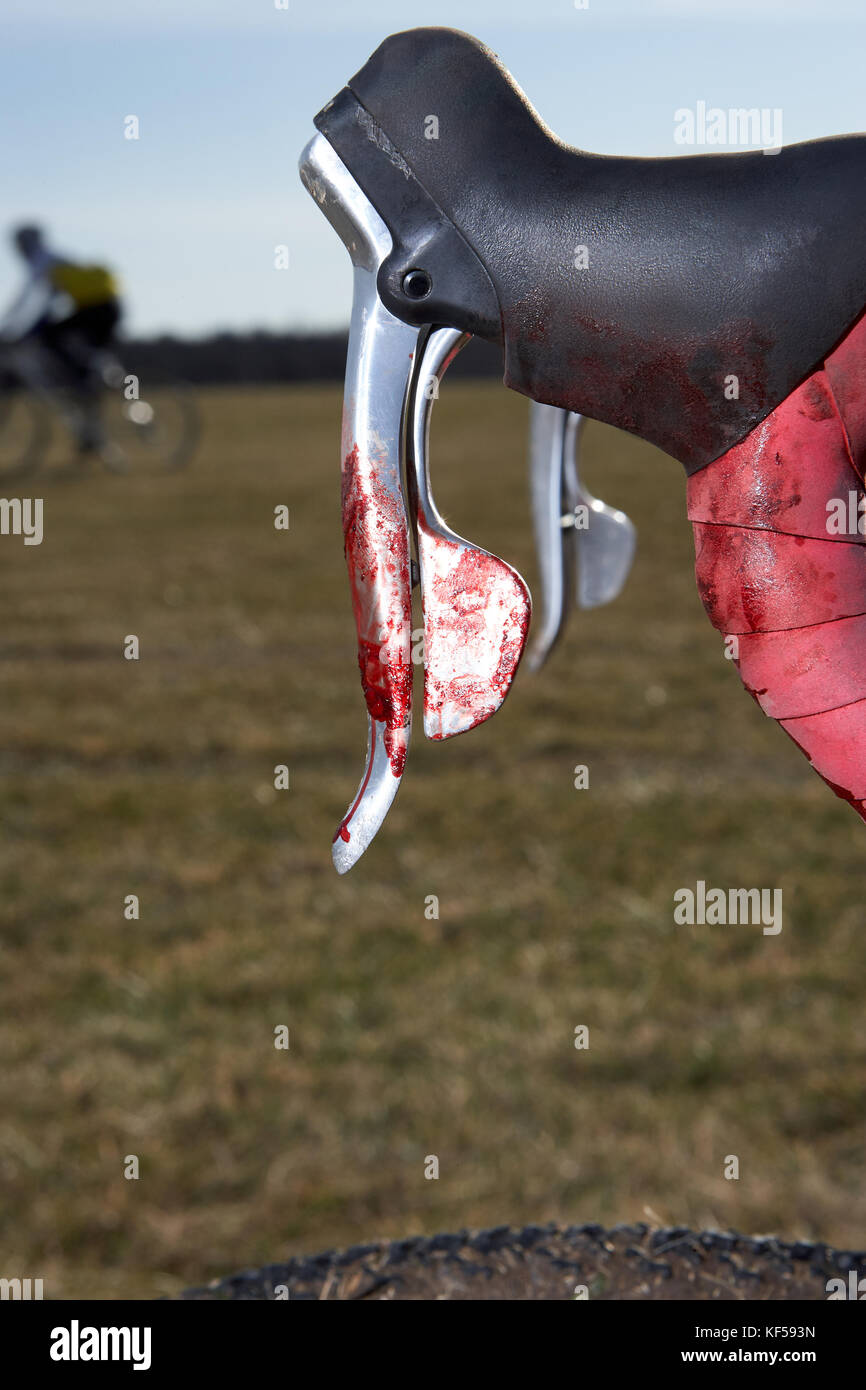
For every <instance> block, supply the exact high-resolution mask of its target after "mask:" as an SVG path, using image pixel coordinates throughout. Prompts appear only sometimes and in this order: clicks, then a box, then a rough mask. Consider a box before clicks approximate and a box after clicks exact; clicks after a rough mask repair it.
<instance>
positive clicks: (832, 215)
mask: <svg viewBox="0 0 866 1390" xmlns="http://www.w3.org/2000/svg"><path fill="white" fill-rule="evenodd" d="M315 124H316V127H317V129H318V131H319V133H320V136H321V137H324V138H323V139H321V140H318V141H314V142H313V145H312V146H310V148H309V151H308V155H307V162H306V168H305V180H306V181H307V184H308V187H309V188H310V191H311V192H312V193H313V195H314V196H316V197H317V198H318V200H319V201H320V203H321V204H322V206H323V209H324V211H325V212H326V213H327V215H328V216H329V217H330V219H331V221H332V222H333V223H334V225H335V226H336V227H337V230H338V231H340V232H341V235H342V236H343V240H344V241H345V242H346V245H347V246H348V247H349V250H350V252H351V254H352V259H353V262H354V264H355V300H354V305H353V313H352V329H351V333H350V344H349V360H348V364H347V378H346V388H347V395H346V407H345V414H344V446H343V458H344V475H343V481H344V498H345V501H344V522H345V526H346V540H347V546H346V549H347V557H348V558H349V561H350V568H351V570H352V574H353V600H354V606H355V614H356V619H357V622H358V632H359V653H360V657H361V668H362V677H363V679H364V687H365V694H366V697H367V708H368V712H369V714H370V720H371V723H370V752H369V759H368V766H367V772H366V774H365V778H364V780H363V782H362V785H361V787H360V788H359V794H358V797H357V798H356V801H355V803H354V804H353V806H352V808H351V810H350V812H349V814H348V816H347V818H346V820H345V821H344V823H343V825H342V827H341V831H340V832H339V835H338V841H341V842H342V848H341V847H340V843H339V842H338V844H337V847H336V848H337V854H336V856H335V857H336V860H337V864H338V867H339V868H346V867H348V866H349V863H351V862H354V859H355V858H357V856H358V854H359V853H360V852H362V851H363V849H364V847H365V846H366V844H368V843H369V841H370V839H371V838H372V835H373V834H374V833H375V830H376V828H377V827H378V825H379V824H380V823H381V820H382V817H383V816H384V814H385V812H386V811H387V808H388V806H389V805H390V803H391V800H392V799H393V796H394V792H395V790H396V786H397V785H398V784H399V777H400V775H401V774H402V768H403V762H404V760H405V754H406V748H407V745H408V739H409V726H410V718H411V665H410V652H409V638H410V628H411V603H410V584H409V579H410V573H409V525H408V520H407V517H406V514H405V508H404V502H403V496H402V492H401V488H400V462H401V455H400V450H401V445H402V443H403V442H404V435H403V429H404V416H405V414H406V411H407V409H408V406H409V395H408V392H409V388H410V380H409V378H410V370H411V367H412V364H415V366H416V367H417V359H416V352H417V350H418V348H419V342H418V332H419V331H420V330H423V329H425V328H427V329H440V328H442V327H447V328H450V329H453V330H459V331H460V332H461V333H471V334H475V335H477V336H479V337H481V338H483V339H485V340H486V341H488V342H490V343H493V344H497V345H498V346H500V347H501V349H502V351H503V356H504V366H505V373H504V380H505V384H506V385H507V386H510V387H512V388H513V389H515V390H518V391H521V392H522V393H523V394H524V395H526V396H529V397H530V399H532V400H535V401H541V402H543V403H545V404H547V405H549V406H553V407H558V408H560V409H562V410H568V411H571V412H574V413H576V414H578V415H582V416H588V417H590V418H592V419H595V420H600V421H603V422H605V423H607V424H611V425H615V426H617V427H618V428H620V429H624V430H627V431H628V432H629V433H631V434H634V435H637V436H638V437H640V438H642V439H645V440H648V441H649V442H650V443H651V444H653V445H655V446H656V447H658V448H660V449H662V450H664V451H665V452H666V453H668V454H670V455H672V456H673V457H675V458H677V459H679V460H680V462H681V463H682V464H683V465H684V467H685V470H686V473H687V475H688V478H689V481H688V485H687V497H688V508H687V509H688V514H689V517H690V519H691V520H692V522H693V525H694V533H695V541H696V551H697V566H696V568H697V576H698V583H699V588H700V592H701V597H702V599H703V602H704V606H705V608H706V609H707V612H708V614H709V616H710V619H711V621H712V622H713V623H714V625H715V626H716V627H717V628H718V629H719V630H720V631H721V632H723V633H724V634H725V635H726V636H728V635H732V636H734V637H736V638H737V644H736V645H737V647H738V650H739V656H738V657H737V656H735V658H734V659H735V660H736V661H737V664H738V667H739V670H740V674H741V676H742V677H743V680H744V683H745V684H746V686H747V688H748V689H749V690H750V691H751V693H753V694H754V695H755V698H756V699H757V700H758V703H759V704H760V705H761V707H762V708H763V709H764V710H765V712H766V713H767V714H770V715H771V716H773V717H774V718H776V719H777V720H778V721H779V723H780V724H781V725H782V727H783V728H784V729H785V730H786V732H787V733H789V734H790V735H791V737H792V738H793V739H794V740H795V741H796V742H797V743H798V744H799V746H800V747H801V748H802V749H803V751H804V752H805V753H806V755H807V757H808V758H809V760H810V761H811V763H812V765H813V766H814V767H815V769H816V770H817V771H818V772H819V773H820V775H821V776H822V777H823V778H824V779H825V781H827V782H828V783H829V784H830V786H831V787H832V788H833V789H834V790H835V791H836V792H837V793H838V794H839V795H841V796H843V797H845V798H846V799H847V800H848V801H850V802H851V803H852V805H853V806H854V808H855V810H857V812H858V813H859V814H860V815H861V816H862V817H863V818H864V819H866V544H864V537H863V533H862V531H861V530H860V520H859V518H862V514H863V510H864V508H866V486H864V472H866V405H864V399H866V398H864V394H863V389H862V381H863V374H864V371H866V250H864V247H863V242H862V237H861V236H860V229H861V228H862V226H863V222H864V218H866V177H864V174H866V137H863V136H857V135H850V136H844V137H836V138H831V139H827V140H815V141H809V142H806V143H803V144H799V145H791V146H786V147H784V148H781V149H779V150H777V151H774V152H773V157H772V158H766V157H765V152H764V151H761V150H747V151H742V152H740V153H736V154H720V153H712V154H699V155H684V156H676V157H671V158H664V159H631V158H627V157H620V156H616V157H612V156H603V155H596V154H592V153H589V152H587V151H585V150H579V149H573V148H569V147H568V146H566V145H564V144H562V142H561V141H559V140H557V139H556V137H555V136H553V135H552V134H551V132H550V131H549V130H548V129H547V127H546V126H544V124H543V123H542V122H541V120H540V119H539V118H538V116H537V115H536V113H535V112H534V110H533V109H532V107H531V106H530V105H529V103H528V101H527V100H526V98H525V97H524V95H523V93H522V92H521V91H520V90H519V88H517V86H516V85H515V83H514V82H513V80H512V79H511V77H510V75H509V74H508V73H507V72H506V71H505V69H504V68H503V67H502V65H501V64H500V63H499V61H498V59H497V58H496V56H495V54H493V53H491V52H490V50H489V49H487V48H485V47H484V45H482V44H480V43H479V42H478V41H477V40H475V39H472V38H471V37H470V36H469V35H466V34H461V33H458V32H456V31H453V30H448V29H415V30H409V31H406V32H404V33H399V34H394V35H392V36H391V37H390V38H388V39H386V40H385V42H384V43H383V44H381V45H380V47H379V48H378V49H377V50H376V52H375V53H374V54H373V55H372V56H371V57H370V58H369V59H368V60H367V62H366V63H365V64H364V66H363V67H362V68H361V69H360V70H359V71H358V72H357V73H356V74H355V75H354V77H352V78H351V79H350V80H349V83H348V84H347V86H346V87H344V88H343V90H342V91H341V92H339V93H338V95H337V96H336V97H335V98H334V99H333V100H332V101H330V102H329V103H328V104H327V105H326V106H325V107H324V108H323V109H322V110H321V111H320V112H319V114H318V115H317V116H316V118H315ZM816 265H820V266H821V268H822V273H821V275H820V276H818V275H815V273H814V267H815V266H816ZM439 341H440V343H441V340H439ZM424 350H425V351H426V347H425V349H424ZM437 350H438V349H437ZM446 356H447V352H446ZM413 389H416V390H417V387H415V388H413ZM413 399H415V400H416V401H417V396H416V397H414V398H413ZM558 466H559V465H558ZM562 483H563V488H564V491H565V493H567V492H568V488H569V486H570V484H569V481H568V477H567V470H566V471H565V472H564V473H563V474H562ZM417 485H418V484H417V479H416V482H415V486H417ZM846 502H847V504H848V506H847V511H846V510H845V504H846ZM840 509H841V511H840ZM561 516H562V512H561V511H560V517H561ZM852 516H853V517H854V525H853V526H852V524H851V517H852ZM421 519H422V512H421V510H420V509H418V510H416V512H415V523H416V529H417V530H418V534H419V535H420V534H421V531H420V523H421ZM437 524H438V523H437ZM560 541H561V537H560ZM438 543H439V544H440V545H441V546H442V547H443V549H442V550H441V554H442V555H444V554H445V553H446V549H445V548H444V547H446V545H447V544H453V543H454V542H452V541H451V540H450V538H449V537H447V536H445V535H444V534H442V533H441V532H439V533H438ZM454 553H455V554H456V552H454ZM579 555H580V552H579ZM554 564H555V565H558V566H559V573H560V578H561V579H562V574H563V560H562V557H561V555H560V556H559V558H556V556H554ZM552 572H553V571H552ZM426 574H427V581H428V582H427V585H426V589H425V595H424V598H425V603H426V604H427V608H428V611H432V610H431V609H430V607H429V605H430V603H431V598H430V594H431V589H435V578H436V571H435V565H434V564H433V563H432V561H431V562H430V563H428V564H427V569H426ZM575 582H576V586H577V589H578V592H579V590H580V583H581V576H580V573H579V574H578V576H577V579H576V581H575ZM503 583H504V590H503V592H505V591H507V588H508V583H507V582H506V581H503ZM445 590H447V584H446V585H445ZM445 590H443V592H445ZM515 592H517V591H515ZM597 592H598V591H597ZM601 592H602V593H603V592H604V589H603V588H602V590H601ZM446 596H447V595H446ZM559 602H560V603H562V601H561V600H559ZM562 610H563V611H564V603H562ZM452 611H453V604H452ZM552 611H555V610H552ZM505 616H506V615H505V611H504V608H502V607H501V606H500V609H499V620H500V621H504V619H505ZM431 621H432V620H431ZM551 623H552V620H551ZM558 625H559V624H558V621H557V624H556V626H557V629H558ZM516 626H517V624H516V623H512V624H511V627H510V628H509V632H511V633H512V634H513V631H514V629H515V627H516ZM458 628H459V623H458ZM545 640H546V642H547V643H548V644H549V641H550V633H548V635H547V638H546V639H545ZM454 645H455V644H454V643H452V648H453V647H454ZM441 650H446V651H447V650H448V648H447V647H446V648H442V649H441ZM540 650H541V651H542V652H543V650H544V646H543V645H542V647H541V648H540ZM488 657H489V653H488ZM509 661H510V662H511V666H512V667H513V665H514V664H516V662H515V660H514V656H513V654H512V655H511V656H510V657H509ZM445 664H446V681H447V661H446V663H445ZM482 668H483V670H484V672H485V676H484V679H486V680H487V681H488V682H490V689H491V692H492V693H491V699H490V704H491V706H492V707H495V704H496V699H495V698H494V697H495V696H496V694H497V691H496V689H495V688H494V687H495V686H496V679H495V677H496V675H497V673H496V672H494V673H493V677H491V674H490V667H489V659H488V664H487V665H486V666H484V664H483V663H482V664H481V667H480V668H479V669H482ZM512 674H513V670H512ZM451 683H452V682H449V684H451ZM502 685H503V688H507V683H506V682H503V683H502ZM500 693H501V692H500ZM470 705H471V706H472V707H473V708H475V710H476V712H477V711H478V710H480V709H481V704H480V703H479V702H478V701H476V702H475V704H474V705H472V702H470ZM449 708H450V707H449ZM455 718H456V712H455ZM468 719H469V714H465V715H464V720H468ZM457 723H459V720H458V721H457ZM434 726H435V721H434ZM456 727H457V725H456V724H455V731H456ZM448 732H449V725H448V720H447V719H446V720H445V722H444V723H443V724H442V726H441V733H442V735H443V736H445V735H447V733H448Z"/></svg>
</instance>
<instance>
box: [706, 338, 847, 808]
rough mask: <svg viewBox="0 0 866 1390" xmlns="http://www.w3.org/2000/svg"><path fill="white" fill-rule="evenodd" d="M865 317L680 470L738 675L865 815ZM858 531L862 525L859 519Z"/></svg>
mask: <svg viewBox="0 0 866 1390" xmlns="http://www.w3.org/2000/svg"><path fill="white" fill-rule="evenodd" d="M864 470H866V315H864V316H863V317H861V318H860V319H859V320H858V321H857V323H856V324H855V325H854V327H853V328H852V329H851V330H850V332H849V333H848V334H847V336H846V337H845V338H844V339H843V340H842V342H841V343H840V344H839V346H838V347H837V348H836V349H835V350H834V351H833V352H832V353H831V354H830V356H829V357H827V358H826V360H825V361H824V362H823V363H822V365H821V367H820V368H819V369H818V370H817V371H815V372H813V373H812V375H811V376H810V377H808V378H807V379H806V380H805V381H804V382H803V383H802V384H801V385H800V386H798V387H797V389H796V390H795V391H793V392H792V393H791V395H790V396H788V397H787V398H786V399H785V400H784V401H782V403H781V405H779V406H778V407H777V408H776V409H775V410H774V411H773V412H772V414H770V415H768V416H767V418H766V419H765V420H763V421H762V422H761V424H759V425H758V426H757V427H756V428H755V429H754V430H753V431H752V432H751V434H749V435H748V436H747V437H746V438H745V439H744V440H742V441H741V442H740V443H739V444H737V445H735V447H734V448H733V449H729V450H728V451H727V453H725V454H722V455H721V456H720V457H719V458H717V459H716V460H715V461H714V462H713V463H711V464H708V465H707V467H706V468H703V469H701V470H700V471H699V472H697V473H694V474H692V476H691V477H690V478H689V480H688V514H689V519H690V520H691V522H692V523H693V527H694V534H695V555H696V559H695V576H696V578H697V581H698V589H699V591H700V595H701V598H702V599H703V603H704V607H705V608H706V610H707V613H708V614H709V617H710V621H711V622H712V624H713V626H714V627H715V628H718V630H719V632H722V633H724V634H725V636H726V637H729V636H734V635H736V637H737V646H738V649H739V655H738V658H736V664H737V666H738V668H739V672H740V675H741V677H742V680H743V684H744V685H745V687H746V689H747V690H748V691H749V692H750V694H752V695H754V697H755V699H756V700H757V702H758V704H759V705H760V706H761V708H762V709H763V710H764V712H765V713H766V714H768V715H771V716H772V717H773V718H774V719H777V720H778V721H779V723H780V724H781V726H782V728H783V729H784V730H785V732H786V733H788V734H790V736H791V738H792V739H793V740H794V742H795V743H797V744H798V745H799V747H800V748H802V750H803V752H804V753H805V755H806V757H807V758H808V759H809V761H810V762H811V764H812V766H813V767H814V768H815V771H816V772H817V773H819V775H820V776H821V777H823V778H824V781H825V782H827V783H828V784H829V785H830V786H831V787H832V788H833V790H834V791H835V792H836V794H837V795H838V796H841V797H843V798H844V799H845V800H846V801H850V803H851V804H852V806H853V807H854V809H855V810H856V811H857V813H858V814H859V815H860V816H861V817H862V818H863V819H864V820H866V492H864ZM861 528H862V530H861Z"/></svg>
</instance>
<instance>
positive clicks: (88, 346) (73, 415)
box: [0, 226, 200, 478]
mask: <svg viewBox="0 0 866 1390" xmlns="http://www.w3.org/2000/svg"><path fill="white" fill-rule="evenodd" d="M13 242H14V244H15V247H16V250H17V251H18V252H19V254H20V255H21V257H22V259H23V260H24V262H25V264H26V266H27V277H26V281H25V284H24V287H23V289H22V291H21V293H20V294H19V295H18V297H17V299H16V300H15V302H14V303H13V305H12V306H11V308H10V309H9V310H8V311H7V313H6V315H5V317H4V319H3V321H2V323H0V477H3V478H10V477H20V476H22V475H24V474H26V473H31V472H33V470H34V469H35V468H37V467H38V466H39V465H40V463H41V462H42V461H43V459H44V458H45V456H46V454H47V453H48V450H49V448H50V445H51V441H52V437H53V436H54V434H55V432H56V431H55V425H56V424H58V423H59V424H60V425H62V428H63V434H64V436H65V437H66V439H67V440H68V442H69V443H71V445H72V446H73V449H74V452H75V457H76V460H77V462H79V463H84V462H87V461H88V460H89V459H92V458H96V459H99V460H101V462H102V463H103V464H104V465H105V467H106V468H109V469H111V470H112V471H113V472H116V473H130V472H142V471H162V472H168V471H174V470H177V469H179V468H183V467H184V466H185V465H186V464H187V463H188V462H189V460H190V458H191V457H192V454H193V452H194V450H195V447H196V444H197V442H198V438H199V434H200V422H199V415H198V410H197V407H196V403H195V400H194V397H193V395H192V393H191V392H190V391H189V389H188V388H187V387H186V386H185V385H183V384H182V383H180V382H171V381H164V382H161V383H159V384H154V388H153V390H150V391H149V392H148V396H147V399H144V398H142V396H141V392H140V383H139V380H138V378H137V376H136V375H135V374H134V373H132V372H129V371H128V370H127V369H126V368H125V367H124V365H123V363H122V362H121V360H120V358H119V356H118V352H117V347H116V330H117V326H118V324H119V322H120V318H121V313H122V305H121V299H120V290H119V287H118V284H117V280H116V278H115V276H114V274H113V273H112V272H111V271H110V270H109V269H107V267H105V266H101V265H83V264H80V263H78V262H76V261H73V260H71V259H70V258H68V257H65V256H61V255H59V254H57V253H56V252H55V251H52V250H50V249H49V247H48V246H47V244H46V241H45V238H44V235H43V233H42V231H41V229H40V228H38V227H33V226H25V227H19V228H18V229H17V230H16V231H15V232H14V233H13Z"/></svg>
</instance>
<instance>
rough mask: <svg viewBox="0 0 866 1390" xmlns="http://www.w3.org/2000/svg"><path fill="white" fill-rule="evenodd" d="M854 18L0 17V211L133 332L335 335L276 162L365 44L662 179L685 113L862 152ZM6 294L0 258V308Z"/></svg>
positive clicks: (810, 11) (762, 3) (342, 274)
mask: <svg viewBox="0 0 866 1390" xmlns="http://www.w3.org/2000/svg"><path fill="white" fill-rule="evenodd" d="M863 16H864V4H863V0H827V2H826V3H823V4H820V5H818V4H816V3H814V0H808V3H805V2H803V3H801V0H726V2H725V3H721V0H719V2H718V3H717V0H703V2H702V0H643V3H636V0H589V7H588V8H587V9H577V8H576V7H575V4H574V2H573V0H527V3H525V4H517V3H506V2H505V0H496V2H495V3H494V2H493V0H463V3H460V4H455V3H450V0H440V2H439V3H436V2H435V0H434V2H433V3H426V4H416V3H413V0H406V2H405V3H399V4H398V3H392V2H391V0H366V3H365V2H364V0H361V3H358V0H356V2H355V3H346V0H321V3H303V2H302V0H289V9H288V10H282V9H277V8H276V6H275V3H274V0H74V3H70V2H69V0H38V3H34V0H4V4H3V8H2V11H0V135H2V145H0V148H2V155H0V168H2V200H0V205H2V208H3V215H4V222H5V223H7V224H11V223H13V222H14V221H16V220H19V219H21V218H24V219H28V220H38V221H43V222H44V223H45V224H46V225H47V226H48V228H49V229H50V230H51V231H52V232H53V233H54V240H55V241H56V242H57V244H59V245H60V246H61V247H62V248H64V249H65V250H67V251H68V252H69V253H70V254H75V255H80V256H82V257H84V258H96V259H102V260H107V261H109V262H110V263H111V264H113V265H114V266H115V267H116V268H117V269H118V270H119V271H120V273H121V275H122V278H123V280H124V283H125V285H126V289H127V296H128V303H129V320H130V322H129V327H130V328H131V329H132V330H134V331H137V332H143V333H145V332H154V331H159V330H170V331H175V332H179V333H182V334H185V335H192V334H196V333H199V332H207V331H211V330H214V329H220V328H227V329H247V328H251V327H255V326H260V327H267V328H272V329H285V328H303V327H331V326H336V325H339V324H343V323H345V322H346V320H347V318H348V307H349V297H350V294H351V276H350V270H349V263H348V257H347V256H346V253H345V251H344V250H343V247H342V246H341V244H340V243H339V242H338V240H337V238H336V237H335V235H334V233H333V232H332V231H331V229H330V227H329V226H328V224H327V223H326V222H325V219H324V218H323V217H322V216H321V214H320V213H319V212H318V211H317V209H316V207H315V205H314V204H313V202H312V200H311V199H310V198H309V196H308V195H307V194H306V193H305V192H304V190H303V188H302V187H301V184H300V182H299V180H298V176H297V157H298V154H299V152H300V150H301V148H302V146H303V145H304V143H305V142H306V140H307V138H308V137H309V135H310V134H312V130H313V127H312V117H313V115H314V114H315V113H316V111H318V110H319V108H320V107H321V106H322V105H323V104H324V103H325V102H326V101H327V100H328V99H329V98H330V97H332V96H333V95H334V94H335V93H336V92H337V91H338V90H339V89H340V87H342V86H343V85H344V84H345V82H346V80H347V78H348V77H350V76H351V74H352V73H354V72H356V71H357V69H358V68H359V67H360V66H361V65H362V64H363V62H364V61H365V59H366V58H367V57H368V56H369V54H370V53H371V52H372V50H373V49H374V48H375V47H376V46H377V45H378V44H379V43H380V42H381V40H382V39H383V38H385V36H386V35H387V34H389V33H392V32H394V31H395V30H397V29H405V28H410V27H412V26H414V25H418V24H444V25H451V26H453V27H455V28H461V29H465V30H468V31H469V32H471V33H474V34H476V35H477V36H478V37H479V38H481V39H483V40H484V41H485V42H486V43H488V44H489V45H490V46H491V47H492V48H494V49H495V50H496V51H497V52H498V53H499V55H500V57H501V58H502V59H503V61H504V62H505V64H506V66H507V67H509V68H510V69H511V71H512V73H513V74H514V76H515V78H516V80H517V81H518V82H519V84H520V85H521V86H522V87H523V89H524V90H525V91H526V93H527V95H528V96H529V98H530V100H531V101H532V102H533V104H534V105H535V107H536V108H537V109H538V111H539V112H540V114H541V116H542V117H543V118H544V120H545V121H546V122H547V124H548V125H549V126H550V127H551V128H552V129H553V130H554V131H555V132H556V133H557V134H558V135H559V136H560V137H561V138H562V139H564V140H566V141H567V142H569V143H570V144H575V145H580V146H582V147H583V148H585V149H590V150H597V151H600V152H604V153H611V154H620V153H623V154H625V153H630V154H639V155H667V154H676V153H680V152H682V151H681V150H680V149H679V148H678V147H677V146H676V145H675V144H674V141H673V131H674V117H673V113H674V111H675V110H676V109H677V108H680V107H694V106H695V105H696V103H697V102H698V101H705V102H707V104H708V105H711V106H713V105H714V106H721V107H725V108H727V107H729V106H736V107H739V106H747V107H752V106H757V107H769V108H775V107H780V108H781V109H782V112H783V118H784V140H785V143H791V142H792V141H795V140H805V139H809V138H813V137H816V136H820V135H831V134H836V133H838V132H842V131H856V130H863V129H864V128H866V116H864V104H866V96H864V87H866V84H864V77H863V74H864V72H866V17H863ZM130 114H134V115H137V116H138V118H139V121H140V139H139V140H138V141H128V140H125V139H124V138H123V120H124V117H125V116H127V115H130ZM280 243H284V244H286V245H288V247H289V248H290V267H289V269H288V270H287V271H279V270H275V269H274V264H273V252H274V247H275V245H277V244H280ZM17 276H18V270H17V267H16V264H15V262H14V261H13V259H12V257H11V255H10V254H9V252H8V250H7V247H6V245H5V241H4V244H3V245H2V247H0V297H2V298H3V299H5V298H7V297H11V294H12V292H13V290H14V288H15V285H16V282H17Z"/></svg>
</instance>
